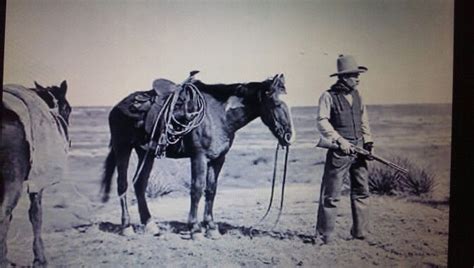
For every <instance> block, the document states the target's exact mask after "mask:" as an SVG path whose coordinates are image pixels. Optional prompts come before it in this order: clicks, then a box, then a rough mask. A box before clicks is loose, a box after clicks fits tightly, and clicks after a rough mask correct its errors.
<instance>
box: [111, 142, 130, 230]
mask: <svg viewBox="0 0 474 268" xmlns="http://www.w3.org/2000/svg"><path fill="white" fill-rule="evenodd" d="M118 147H119V146H115V148H114V151H115V159H116V160H117V173H118V176H117V193H118V196H119V197H120V206H121V208H122V234H124V235H128V234H131V233H133V229H132V228H131V226H130V214H129V212H128V205H127V188H128V182H127V172H128V163H129V161H130V154H131V152H132V147H131V146H128V145H127V146H123V145H122V146H121V148H118Z"/></svg>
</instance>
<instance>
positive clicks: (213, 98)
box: [102, 74, 294, 236]
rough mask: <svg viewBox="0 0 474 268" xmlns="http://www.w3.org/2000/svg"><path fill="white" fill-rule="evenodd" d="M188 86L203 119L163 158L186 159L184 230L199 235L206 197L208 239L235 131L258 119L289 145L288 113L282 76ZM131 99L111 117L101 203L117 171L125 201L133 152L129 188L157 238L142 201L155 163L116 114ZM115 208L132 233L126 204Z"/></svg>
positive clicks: (130, 123)
mask: <svg viewBox="0 0 474 268" xmlns="http://www.w3.org/2000/svg"><path fill="white" fill-rule="evenodd" d="M193 85H194V86H196V87H197V88H198V89H199V91H200V92H201V93H202V96H203V97H204V99H205V102H206V109H205V111H204V112H205V116H204V119H203V121H202V123H201V124H200V125H199V126H198V127H197V128H195V129H194V130H192V131H191V132H190V133H189V134H187V135H185V136H184V137H183V138H182V140H181V141H180V142H178V143H176V144H172V145H169V146H168V147H167V148H166V156H167V157H169V158H190V160H191V190H190V195H191V208H190V211H189V217H188V226H189V229H190V231H191V235H192V236H193V235H196V234H198V233H201V225H200V224H199V222H198V219H197V210H198V204H199V201H200V199H201V197H202V194H203V193H205V202H206V203H205V210H204V218H203V225H204V227H205V228H206V234H207V235H209V236H213V235H218V234H219V233H218V228H217V227H218V226H217V225H216V223H215V222H214V216H213V212H212V210H213V204H214V197H215V195H216V189H217V181H218V177H219V172H220V171H221V168H222V165H223V164H224V161H225V157H226V154H227V152H228V151H229V150H230V148H231V146H232V143H233V140H234V137H235V133H236V131H237V130H239V129H240V128H242V127H244V126H245V125H247V124H248V123H249V122H251V121H252V120H254V119H256V118H257V117H260V118H261V119H262V121H263V123H264V124H265V125H267V126H268V128H269V129H270V130H271V132H272V133H273V135H274V136H275V137H276V138H277V139H278V142H279V143H280V145H282V146H289V145H290V141H291V139H292V137H293V135H294V133H293V129H292V123H291V116H290V111H289V109H288V107H287V105H286V104H285V103H284V102H283V101H282V100H280V99H279V95H280V94H284V93H286V89H285V80H284V76H283V74H279V75H276V76H275V77H273V78H271V79H267V80H265V81H263V82H250V83H238V84H228V85H225V84H215V85H207V84H204V83H202V82H201V81H199V80H194V81H193ZM134 94H136V93H132V94H131V95H130V96H128V97H126V98H125V99H124V100H122V101H121V102H120V103H119V104H117V105H116V106H115V107H114V108H113V109H112V110H111V112H110V115H109V124H110V131H111V143H110V145H111V150H110V153H109V154H108V156H107V159H106V161H105V168H104V176H103V180H102V189H103V191H104V200H107V199H108V194H109V192H110V185H111V182H112V176H113V173H114V170H115V167H117V172H118V178H117V185H118V187H117V188H118V189H117V190H118V195H119V196H121V197H125V195H126V191H127V167H128V163H129V158H130V154H131V151H132V149H135V151H136V153H137V155H138V166H141V165H142V170H141V172H139V174H137V176H138V177H137V180H136V181H135V184H134V188H135V194H136V197H137V201H138V210H139V214H140V220H141V223H142V224H144V225H145V228H146V230H147V231H152V232H158V229H157V227H156V225H155V224H154V223H153V222H152V221H151V220H150V218H151V215H150V212H149V210H148V207H147V203H146V200H145V189H146V187H147V183H148V177H149V175H150V171H151V170H152V167H153V161H154V159H153V157H149V158H147V157H145V155H146V150H145V149H143V146H142V145H143V144H145V143H146V140H144V137H145V135H144V131H143V130H137V128H136V127H135V120H134V119H132V118H130V117H128V116H126V115H125V114H124V113H123V112H121V110H122V109H120V107H121V106H123V105H125V104H128V103H130V99H131V98H132V97H133V96H134ZM137 172H138V171H137ZM204 187H205V189H204ZM120 204H121V207H122V228H123V233H124V234H126V233H128V232H130V231H131V230H133V229H131V228H130V216H129V212H128V207H127V200H126V198H121V200H120Z"/></svg>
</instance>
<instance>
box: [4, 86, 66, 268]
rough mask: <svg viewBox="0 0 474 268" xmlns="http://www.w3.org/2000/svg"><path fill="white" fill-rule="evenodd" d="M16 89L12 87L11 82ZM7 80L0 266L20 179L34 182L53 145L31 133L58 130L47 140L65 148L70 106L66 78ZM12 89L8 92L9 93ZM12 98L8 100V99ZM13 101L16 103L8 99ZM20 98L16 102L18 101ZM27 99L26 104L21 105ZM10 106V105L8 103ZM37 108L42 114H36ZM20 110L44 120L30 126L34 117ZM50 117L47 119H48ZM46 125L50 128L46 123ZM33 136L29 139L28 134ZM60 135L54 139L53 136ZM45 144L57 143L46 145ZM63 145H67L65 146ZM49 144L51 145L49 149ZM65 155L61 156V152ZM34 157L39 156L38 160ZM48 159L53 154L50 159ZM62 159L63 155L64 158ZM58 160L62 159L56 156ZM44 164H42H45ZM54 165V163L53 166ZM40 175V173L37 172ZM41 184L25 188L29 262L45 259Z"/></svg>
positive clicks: (40, 134)
mask: <svg viewBox="0 0 474 268" xmlns="http://www.w3.org/2000/svg"><path fill="white" fill-rule="evenodd" d="M12 86H13V87H14V88H16V91H11V87H12ZM12 86H5V87H4V91H5V92H4V93H3V103H2V104H3V105H2V121H1V138H0V207H1V212H0V266H1V267H4V266H6V265H7V264H8V260H7V233H8V228H9V225H10V221H11V219H12V211H13V209H14V208H15V206H16V205H17V202H18V200H19V198H20V196H21V192H22V189H23V183H24V182H25V181H26V183H30V182H32V183H35V182H36V183H38V180H39V177H42V176H49V174H46V173H42V172H41V170H42V171H44V172H46V171H45V170H48V168H47V167H45V166H48V167H49V164H48V161H50V159H42V160H41V159H39V158H35V156H38V157H40V158H41V156H43V158H45V156H46V157H47V155H48V152H44V150H47V151H49V152H54V154H56V151H54V148H45V147H42V146H41V145H40V146H37V147H35V148H32V147H33V146H34V144H35V142H34V139H33V138H35V139H37V140H38V139H39V140H44V139H47V138H44V137H45V135H49V134H51V133H54V134H55V133H61V134H60V135H59V136H57V135H52V137H51V139H50V142H51V144H53V145H54V144H62V145H63V147H62V148H59V149H58V150H59V151H60V152H61V153H62V152H64V154H65V153H66V151H67V148H66V147H68V146H69V144H68V138H67V127H68V124H69V114H70V113H71V107H70V105H69V103H68V101H67V100H66V91H67V83H66V81H63V82H62V83H61V85H60V86H59V87H58V86H52V87H47V88H44V87H42V86H40V85H39V84H37V83H36V82H35V86H36V88H32V89H27V88H24V87H21V86H14V85H12ZM9 92H12V93H9ZM9 98H10V100H12V101H13V102H12V101H9ZM12 103H17V104H16V105H12ZM18 103H19V104H20V105H18ZM23 104H25V106H22V105H23ZM9 107H10V108H9ZM12 107H24V110H22V109H20V111H24V112H18V109H16V108H15V109H13V108H12ZM38 114H40V115H38ZM24 115H26V116H27V118H30V120H37V121H43V122H42V123H41V124H39V125H38V127H37V128H34V127H32V126H33V125H34V124H35V122H30V121H24V120H23V119H24V117H23V116H24ZM48 122H50V123H48ZM46 128H48V129H46ZM39 132H41V133H39ZM30 135H31V137H33V138H31V139H29V138H28V137H30ZM58 137H59V138H63V137H65V139H63V140H57V138H58ZM48 147H55V146H49V145H48ZM65 148H66V149H65ZM51 150H53V151H51ZM58 157H61V158H63V159H64V156H62V155H60V156H58ZM36 160H38V161H36ZM51 161H52V160H51ZM64 161H65V160H64ZM60 162H61V163H62V161H60ZM43 164H44V165H43ZM38 165H41V167H40V169H39V170H40V172H39V173H38V172H36V168H37V166H38ZM54 168H55V169H57V168H58V167H57V166H54ZM36 175H39V176H36ZM42 191H43V189H39V190H38V189H37V190H34V189H32V188H29V190H28V193H29V198H30V209H29V219H30V222H31V224H32V227H33V234H34V240H33V252H34V262H33V265H35V266H36V265H45V264H46V258H45V254H44V247H43V241H42V239H41V225H42V208H41V196H42Z"/></svg>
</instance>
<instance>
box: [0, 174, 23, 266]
mask: <svg viewBox="0 0 474 268" xmlns="http://www.w3.org/2000/svg"><path fill="white" fill-rule="evenodd" d="M12 169H14V168H10V169H9V170H6V169H5V170H2V174H1V175H0V176H1V177H0V184H1V186H2V187H1V188H2V190H3V192H2V193H1V194H2V197H1V201H0V203H1V210H0V211H1V212H0V213H1V214H0V267H8V265H9V264H12V263H10V262H9V261H8V259H7V252H8V249H7V236H8V229H9V227H10V222H11V220H12V212H13V209H14V208H15V207H16V205H17V203H18V200H19V199H20V196H21V191H22V188H23V182H22V181H20V180H14V181H9V180H8V179H7V178H6V177H7V176H4V175H6V174H3V173H9V172H14V171H13V170H12Z"/></svg>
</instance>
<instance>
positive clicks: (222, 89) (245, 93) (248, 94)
mask: <svg viewBox="0 0 474 268" xmlns="http://www.w3.org/2000/svg"><path fill="white" fill-rule="evenodd" d="M193 84H194V85H195V86H196V87H197V88H198V89H199V90H201V91H202V92H205V93H208V94H210V95H212V96H213V97H215V98H216V99H218V100H227V99H228V98H229V97H231V96H237V97H243V98H245V99H249V98H250V99H253V98H257V95H258V92H259V91H261V90H264V89H266V88H267V87H269V86H270V85H271V81H270V80H265V81H263V82H249V83H235V84H205V83H203V82H202V81H200V80H195V81H194V82H193Z"/></svg>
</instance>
